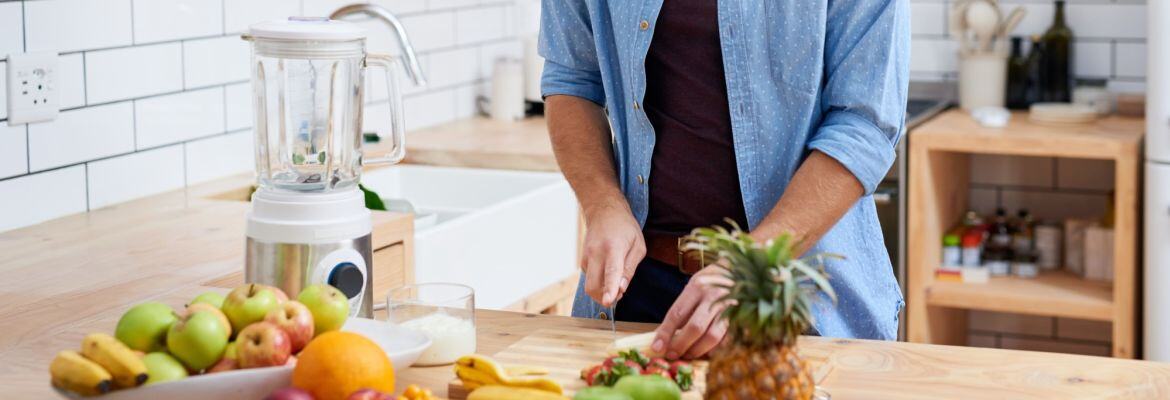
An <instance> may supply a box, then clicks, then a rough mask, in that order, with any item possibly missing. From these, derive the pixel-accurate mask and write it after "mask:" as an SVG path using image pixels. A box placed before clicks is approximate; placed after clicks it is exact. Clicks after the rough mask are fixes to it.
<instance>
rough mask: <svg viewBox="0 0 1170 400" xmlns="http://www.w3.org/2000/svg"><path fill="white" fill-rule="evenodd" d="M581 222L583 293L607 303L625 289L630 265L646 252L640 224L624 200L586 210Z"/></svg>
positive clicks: (630, 268) (618, 296)
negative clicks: (583, 224) (582, 224)
mask: <svg viewBox="0 0 1170 400" xmlns="http://www.w3.org/2000/svg"><path fill="white" fill-rule="evenodd" d="M623 200H624V199H623ZM585 226H586V232H585V244H584V251H583V254H582V257H581V269H582V270H584V271H585V293H587V294H589V297H592V298H593V300H595V301H597V302H598V303H601V305H603V306H606V307H610V306H611V305H613V304H614V303H616V302H617V301H618V299H620V298H621V297H622V294H624V293H625V292H626V287H628V286H629V285H630V279H632V278H633V277H634V269H635V268H637V267H638V263H639V262H641V261H642V258H643V257H645V256H646V242H645V239H643V238H642V228H641V227H640V226H638V221H637V220H635V219H634V215H633V213H631V212H630V207H629V206H628V205H626V203H625V202H624V201H622V202H621V203H620V204H612V205H602V206H599V207H597V208H596V209H593V210H586V212H585ZM610 318H613V316H610Z"/></svg>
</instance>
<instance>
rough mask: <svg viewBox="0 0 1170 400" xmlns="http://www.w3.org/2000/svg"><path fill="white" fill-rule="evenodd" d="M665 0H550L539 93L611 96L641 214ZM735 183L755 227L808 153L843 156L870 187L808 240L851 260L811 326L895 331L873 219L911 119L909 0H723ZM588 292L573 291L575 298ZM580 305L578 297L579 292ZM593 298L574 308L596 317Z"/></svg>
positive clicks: (839, 269) (898, 301)
mask: <svg viewBox="0 0 1170 400" xmlns="http://www.w3.org/2000/svg"><path fill="white" fill-rule="evenodd" d="M662 1H663V0H544V1H543V3H542V9H541V13H542V15H541V33H540V54H541V55H542V56H544V58H545V66H544V76H543V79H542V92H543V95H545V96H550V95H571V96H576V97H581V98H585V99H588V100H591V101H593V102H595V103H597V104H600V105H603V106H605V107H606V110H607V111H608V116H609V122H610V125H611V129H612V131H613V150H614V156H615V160H616V163H617V170H618V181H619V185H620V186H621V189H622V191H623V192H624V193H625V196H626V199H627V200H628V201H629V203H630V206H631V209H632V210H633V212H634V216H635V217H636V218H637V219H638V221H639V223H645V221H646V212H647V208H648V205H647V198H648V196H647V185H646V184H645V183H644V182H646V180H648V179H653V177H652V176H649V174H650V157H651V155H652V154H653V148H654V132H653V129H654V128H653V127H652V126H651V125H650V121H649V120H648V119H647V118H646V114H645V113H644V112H643V110H642V108H641V107H640V104H641V101H642V97H643V96H644V94H645V93H646V71H645V67H644V65H645V59H646V52H647V50H648V49H649V47H650V41H651V39H652V38H653V37H654V35H655V34H661V35H669V34H670V32H666V31H663V32H658V33H655V32H654V28H655V25H656V24H655V19H656V18H657V16H658V11H659V10H660V9H661V6H662ZM718 10H719V11H718V12H719V37H720V41H721V46H722V49H723V64H724V70H725V71H726V74H727V76H726V79H727V92H728V103H729V107H730V111H731V124H732V135H733V139H734V143H735V157H736V164H737V166H738V169H739V182H740V186H741V189H742V191H743V203H744V209H745V210H746V212H747V218H748V222H749V225H750V227H753V228H754V227H755V226H756V224H758V223H759V222H760V220H762V219H763V218H764V216H765V215H766V214H767V213H768V212H769V211H770V210H771V209H772V208H773V207H774V206H775V205H776V202H777V200H779V198H780V195H781V194H783V193H784V189H785V187H787V185H788V183H789V181H790V180H791V178H792V175H793V173H794V172H795V171H796V169H797V168H798V167H799V166H800V164H801V162H802V161H803V160H804V159H805V157H806V156H807V155H808V154H809V152H811V151H812V150H817V151H820V152H823V153H825V154H826V155H828V156H830V157H832V158H834V159H836V160H837V161H839V162H840V163H841V164H842V165H844V166H845V167H846V168H847V169H848V170H849V171H850V172H852V173H853V174H854V175H855V176H856V177H857V179H858V181H860V182H861V184H862V186H863V187H864V188H865V196H863V197H862V198H861V199H860V200H859V201H858V202H857V203H856V204H854V205H853V207H852V208H851V209H850V210H849V211H848V212H847V213H846V214H845V216H844V217H843V218H841V220H840V221H838V222H837V224H836V225H834V226H833V228H832V229H831V230H829V232H828V233H827V234H825V236H824V237H822V238H821V240H820V241H819V242H818V243H817V244H816V245H815V246H814V247H813V248H812V249H811V250H810V253H809V254H813V253H817V252H831V253H837V254H842V255H844V256H846V257H847V258H846V259H845V260H842V261H832V262H830V263H829V264H828V265H827V269H828V271H829V273H830V274H831V275H832V283H833V286H834V288H835V289H836V291H837V294H838V297H839V299H838V302H837V304H836V305H835V306H834V305H833V304H831V303H828V302H821V304H820V305H819V306H818V307H817V323H816V328H817V331H818V332H819V333H820V334H821V335H825V336H833V337H854V338H874V339H894V338H895V337H896V335H897V326H898V323H897V318H898V317H897V316H898V311H899V310H900V308H901V306H902V304H903V303H902V295H901V292H900V290H899V289H898V285H897V282H896V281H895V279H894V275H893V271H892V268H891V266H890V259H889V256H888V255H887V254H886V250H885V247H884V244H883V240H882V232H881V229H880V226H879V225H878V219H877V213H876V209H875V206H874V202H873V199H872V198H871V197H870V194H872V193H873V191H874V189H875V188H876V186H877V184H878V183H879V182H880V181H881V179H882V178H883V177H884V176H885V174H886V171H888V170H889V168H890V166H891V164H892V163H893V161H894V145H895V143H897V141H898V138H899V135H900V134H901V132H902V130H903V125H904V123H903V119H904V113H905V107H906V91H907V85H908V75H909V72H908V62H909V57H910V44H909V42H910V40H909V39H910V24H909V22H910V17H909V14H910V8H909V4H908V3H907V0H719V5H718ZM581 295H582V293H581V292H580V291H579V293H578V296H581ZM579 303H581V302H579ZM597 307H598V306H597V305H596V304H588V305H587V306H586V307H584V308H580V307H579V308H578V309H576V310H574V313H575V314H574V315H595V313H594V312H591V311H592V310H591V309H595V308H597Z"/></svg>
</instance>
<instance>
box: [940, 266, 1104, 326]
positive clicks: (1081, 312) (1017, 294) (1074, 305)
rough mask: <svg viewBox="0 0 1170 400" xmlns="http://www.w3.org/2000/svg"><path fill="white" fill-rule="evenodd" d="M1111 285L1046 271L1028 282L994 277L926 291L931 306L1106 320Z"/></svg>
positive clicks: (956, 283) (1020, 279) (950, 283)
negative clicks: (982, 281)
mask: <svg viewBox="0 0 1170 400" xmlns="http://www.w3.org/2000/svg"><path fill="white" fill-rule="evenodd" d="M1111 285H1112V284H1111V283H1109V282H1098V281H1089V280H1085V279H1081V278H1079V277H1076V276H1073V275H1071V274H1069V273H1066V272H1047V273H1043V274H1041V275H1040V276H1038V277H1036V278H1032V279H1025V278H1017V277H994V278H991V281H989V282H987V283H985V284H980V283H959V282H933V283H932V284H931V285H930V286H929V287H928V288H927V289H926V302H927V303H928V304H930V305H932V306H943V307H952V308H963V309H969V310H986V311H998V312H1009V313H1021V314H1034V315H1046V316H1057V317H1069V318H1080V319H1091V320H1099V321H1110V320H1112V319H1113V290H1112V289H1111Z"/></svg>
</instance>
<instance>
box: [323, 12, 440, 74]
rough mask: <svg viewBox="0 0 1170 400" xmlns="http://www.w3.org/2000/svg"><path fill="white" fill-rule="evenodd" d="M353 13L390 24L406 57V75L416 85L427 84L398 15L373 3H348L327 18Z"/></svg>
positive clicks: (339, 17) (337, 17) (340, 17)
mask: <svg viewBox="0 0 1170 400" xmlns="http://www.w3.org/2000/svg"><path fill="white" fill-rule="evenodd" d="M354 14H366V15H369V16H371V17H374V18H378V19H380V20H382V22H385V23H386V24H387V25H390V28H391V29H393V30H394V33H396V34H397V35H398V46H399V47H401V48H402V54H403V56H405V57H406V65H405V67H406V75H407V76H409V77H410V80H411V81H413V82H414V84H415V85H416V86H425V85H426V84H427V78H426V77H425V76H423V72H422V67H420V66H419V65H418V57H416V56H415V54H414V46H411V45H410V38H409V37H407V36H406V29H405V28H403V27H402V22H401V21H399V20H398V17H395V16H394V14H391V13H390V11H389V10H387V9H385V8H382V7H380V6H376V5H373V4H350V5H348V6H345V7H341V8H339V9H337V11H334V12H333V14H330V15H329V19H342V18H345V17H347V16H350V15H354Z"/></svg>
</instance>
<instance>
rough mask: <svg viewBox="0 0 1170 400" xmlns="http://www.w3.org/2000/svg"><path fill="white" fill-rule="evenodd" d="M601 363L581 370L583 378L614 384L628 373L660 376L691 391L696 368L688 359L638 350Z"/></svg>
mask: <svg viewBox="0 0 1170 400" xmlns="http://www.w3.org/2000/svg"><path fill="white" fill-rule="evenodd" d="M617 354H618V355H616V356H612V357H609V358H606V359H605V361H603V362H602V363H601V364H600V365H594V366H592V367H588V368H585V369H582V370H581V379H583V380H584V381H585V383H586V384H588V385H589V386H613V385H614V384H616V383H617V382H618V381H619V380H621V378H623V377H626V376H639V375H658V376H661V377H663V378H666V379H667V380H670V381H673V382H675V383H676V384H677V385H678V387H679V389H681V390H689V389H690V388H691V386H692V384H693V381H694V368H693V367H691V365H690V363H687V362H685V361H675V362H674V363H670V362H667V361H666V360H664V359H662V358H658V357H655V358H647V357H646V356H644V355H642V353H641V352H639V351H638V350H637V349H629V350H625V351H619V352H618V353H617Z"/></svg>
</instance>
